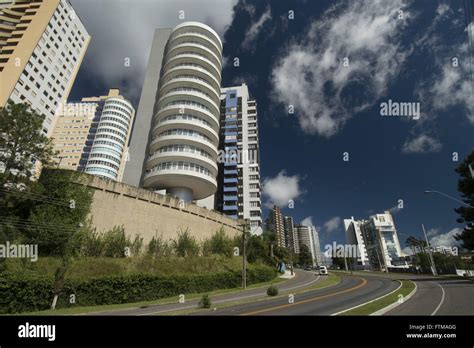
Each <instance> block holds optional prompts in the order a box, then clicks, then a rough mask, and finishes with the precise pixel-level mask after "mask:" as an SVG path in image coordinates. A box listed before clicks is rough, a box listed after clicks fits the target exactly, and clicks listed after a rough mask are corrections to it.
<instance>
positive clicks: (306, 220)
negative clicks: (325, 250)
mask: <svg viewBox="0 0 474 348" xmlns="http://www.w3.org/2000/svg"><path fill="white" fill-rule="evenodd" d="M301 224H302V225H303V226H314V224H313V217H312V216H308V217H307V218H304V219H303V221H301Z"/></svg>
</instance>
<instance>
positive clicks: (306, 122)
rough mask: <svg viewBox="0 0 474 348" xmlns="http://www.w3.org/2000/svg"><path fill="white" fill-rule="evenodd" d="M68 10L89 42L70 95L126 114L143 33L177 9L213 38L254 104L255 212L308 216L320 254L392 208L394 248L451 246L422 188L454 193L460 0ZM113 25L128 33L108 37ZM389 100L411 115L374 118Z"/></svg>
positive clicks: (459, 139)
mask: <svg viewBox="0 0 474 348" xmlns="http://www.w3.org/2000/svg"><path fill="white" fill-rule="evenodd" d="M72 3H73V6H74V7H75V8H76V9H77V12H78V14H79V16H80V17H81V18H82V19H83V21H84V22H85V24H86V28H88V30H89V31H90V34H91V35H92V42H91V46H90V48H89V51H88V53H87V55H86V58H85V61H84V63H83V66H82V68H81V70H80V73H79V75H78V78H77V80H76V84H75V86H74V88H73V91H72V94H71V98H70V99H72V100H78V99H80V98H81V97H82V96H88V95H98V94H104V93H105V92H106V90H107V88H109V87H120V88H121V89H122V90H123V91H124V94H125V96H126V97H128V98H130V99H132V100H133V101H134V102H135V105H136V104H137V102H138V97H139V94H140V90H141V82H142V79H143V74H144V69H145V67H146V61H147V58H148V54H149V49H150V48H149V45H150V43H151V37H152V34H153V28H158V27H171V26H174V25H176V24H178V23H180V21H181V19H179V18H178V16H177V13H178V12H179V11H180V10H183V11H185V13H186V20H199V21H202V22H204V23H207V24H208V25H211V26H213V27H214V28H215V29H216V30H217V31H218V32H219V34H220V35H221V37H222V38H223V40H224V57H225V68H224V70H223V81H222V85H223V86H231V85H236V84H240V82H242V81H245V82H246V83H247V84H248V86H249V89H250V91H251V93H252V95H253V96H254V97H255V99H256V100H257V102H258V115H259V126H260V146H261V170H262V177H263V178H264V192H265V195H264V201H265V204H266V205H267V206H270V205H271V204H272V203H276V204H279V205H280V206H282V207H283V211H284V213H285V214H288V215H292V216H293V217H294V218H295V219H296V220H297V221H302V220H305V222H309V221H311V222H312V223H313V224H314V225H315V226H317V227H318V229H319V231H320V239H321V245H324V244H326V243H331V242H332V241H333V240H335V241H337V242H344V233H343V224H342V219H344V218H350V217H351V216H354V217H355V218H367V217H368V216H369V215H370V214H374V213H379V212H383V211H384V210H387V209H390V208H393V207H395V206H396V205H397V203H398V200H399V199H402V200H403V205H404V207H403V209H394V210H393V211H394V219H395V222H396V225H397V228H398V231H399V233H401V234H402V235H400V239H401V240H405V239H406V235H417V236H419V235H420V234H421V224H422V223H424V224H425V226H426V228H427V230H429V234H430V236H431V237H432V238H435V239H434V240H435V241H437V242H439V243H441V244H451V243H452V242H453V239H452V237H451V236H452V234H453V233H455V232H456V231H457V230H455V228H460V227H462V226H460V225H459V224H457V223H456V218H457V214H456V213H455V212H454V211H453V209H454V208H456V207H458V206H459V205H458V204H457V203H456V202H453V201H450V200H448V199H446V198H444V197H441V196H437V195H426V194H423V191H424V190H426V189H432V190H439V191H442V192H445V193H447V194H449V195H452V196H454V197H456V198H459V195H458V193H457V190H456V187H457V179H458V178H457V176H456V173H455V172H454V168H455V167H456V165H457V164H458V162H455V161H453V153H454V152H456V153H458V156H459V161H461V160H462V159H463V158H464V157H465V156H466V155H467V153H469V152H470V151H471V150H472V149H473V144H474V141H473V140H474V137H473V130H474V117H473V115H472V113H471V110H470V108H471V107H472V104H473V103H472V102H473V99H472V98H473V91H472V84H471V80H470V66H469V47H468V30H467V23H468V21H467V20H466V17H465V13H464V11H463V1H455V0H452V1H423V0H419V1H416V2H414V1H402V0H393V1H351V2H346V1H339V2H338V1H283V0H281V1H271V2H270V1H246V2H245V1H235V0H234V1H233V0H228V1H224V0H222V1H216V0H203V1H201V2H196V1H184V0H181V1H176V2H171V1H155V2H150V1H134V2H133V8H134V11H127V8H126V6H124V5H122V6H119V5H114V4H113V3H111V2H108V3H107V1H104V3H103V4H102V2H101V5H98V6H95V7H93V6H92V3H91V2H88V1H81V2H78V1H74V0H73V1H72ZM124 3H126V2H124ZM196 3H200V5H201V6H197V5H196ZM111 6H112V7H111ZM131 7H132V6H131V4H130V8H131ZM289 11H290V12H289ZM291 11H293V12H291ZM151 14H153V15H151ZM292 15H294V17H292ZM118 17H120V18H121V22H122V23H129V26H127V27H124V28H119V29H117V31H116V32H112V33H111V30H110V28H111V24H112V23H114V22H115V23H116V21H117V18H118ZM123 17H125V18H123ZM100 18H102V20H101V21H99V19H100ZM138 19H139V20H138ZM124 57H131V62H132V66H131V67H124V66H123V59H124ZM235 58H238V60H239V66H234V64H233V63H234V59H235ZM344 62H345V63H348V64H346V66H344V64H343V63H344ZM389 99H391V100H392V101H396V102H413V103H419V105H420V110H421V115H420V118H419V119H418V120H415V119H413V118H410V117H383V116H381V115H380V104H381V103H382V102H386V101H388V100H389ZM290 105H292V107H293V109H294V113H293V114H291V113H289V108H290ZM345 152H347V153H348V155H349V161H343V153H345ZM290 199H292V200H294V202H295V204H294V208H293V209H289V208H288V200H290ZM267 214H268V212H267V210H266V209H265V211H264V216H265V217H266V216H267Z"/></svg>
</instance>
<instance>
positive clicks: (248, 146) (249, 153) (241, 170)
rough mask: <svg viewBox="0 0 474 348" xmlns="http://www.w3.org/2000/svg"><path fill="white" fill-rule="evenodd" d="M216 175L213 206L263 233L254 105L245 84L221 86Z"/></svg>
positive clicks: (257, 232) (255, 107)
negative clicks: (217, 168) (217, 172)
mask: <svg viewBox="0 0 474 348" xmlns="http://www.w3.org/2000/svg"><path fill="white" fill-rule="evenodd" d="M218 166H219V174H218V177H217V182H218V188H217V193H216V195H215V207H216V209H217V210H219V211H221V212H222V213H224V214H226V215H228V216H230V217H232V218H234V219H237V218H238V219H248V220H249V224H250V232H251V233H252V234H257V235H260V234H261V233H262V207H261V184H260V163H259V146H258V125H257V104H256V101H255V100H253V99H251V98H250V95H249V90H248V87H247V85H246V84H245V83H244V84H242V85H241V86H235V87H226V88H222V89H221V111H220V132H219V156H218Z"/></svg>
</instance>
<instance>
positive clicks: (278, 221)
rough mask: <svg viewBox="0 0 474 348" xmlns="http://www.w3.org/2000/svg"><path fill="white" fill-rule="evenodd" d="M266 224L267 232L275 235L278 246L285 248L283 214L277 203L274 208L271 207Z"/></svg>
mask: <svg viewBox="0 0 474 348" xmlns="http://www.w3.org/2000/svg"><path fill="white" fill-rule="evenodd" d="M265 224H266V230H267V232H268V233H272V234H274V235H275V240H276V243H277V246H279V247H283V248H285V247H286V239H285V227H284V222H283V214H282V213H281V210H280V208H279V207H277V206H276V205H275V206H274V207H273V208H272V209H270V213H269V215H268V218H267V220H266V223H265Z"/></svg>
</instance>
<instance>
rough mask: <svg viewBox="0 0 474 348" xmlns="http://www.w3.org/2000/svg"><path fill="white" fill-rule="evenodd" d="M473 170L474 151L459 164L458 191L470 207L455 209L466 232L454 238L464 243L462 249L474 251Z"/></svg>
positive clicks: (458, 220) (457, 171)
mask: <svg viewBox="0 0 474 348" xmlns="http://www.w3.org/2000/svg"><path fill="white" fill-rule="evenodd" d="M471 170H474V150H473V151H471V153H470V154H469V155H468V156H467V157H466V158H465V159H464V161H463V162H462V163H461V164H459V166H458V167H457V168H456V173H458V174H459V175H460V176H461V179H460V180H459V181H458V191H459V192H460V193H461V197H462V200H463V202H465V203H466V204H468V205H470V207H468V206H462V207H459V208H457V209H454V211H455V212H456V213H458V214H459V215H460V217H459V218H458V219H457V222H458V223H460V224H465V225H464V230H463V231H462V232H461V233H459V234H457V235H456V236H454V238H455V239H456V240H459V241H462V245H461V246H462V247H463V248H466V249H468V250H474V208H473V207H474V178H473V177H472V175H473V174H472V172H471Z"/></svg>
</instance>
